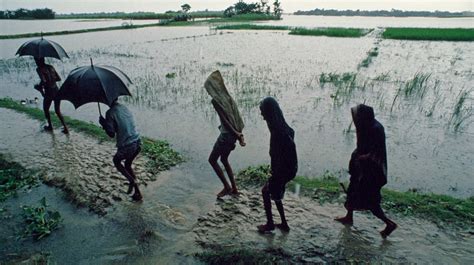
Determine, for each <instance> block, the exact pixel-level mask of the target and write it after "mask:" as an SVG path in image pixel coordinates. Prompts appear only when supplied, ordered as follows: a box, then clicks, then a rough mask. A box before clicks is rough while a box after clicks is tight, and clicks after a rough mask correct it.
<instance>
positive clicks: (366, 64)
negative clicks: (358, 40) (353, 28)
mask: <svg viewBox="0 0 474 265" xmlns="http://www.w3.org/2000/svg"><path fill="white" fill-rule="evenodd" d="M378 55H379V48H377V47H375V48H373V49H371V50H370V51H368V52H367V57H366V58H365V59H364V60H363V61H362V62H361V63H360V64H359V66H358V68H361V67H365V68H367V67H369V65H370V64H371V63H372V58H373V57H377V56H378Z"/></svg>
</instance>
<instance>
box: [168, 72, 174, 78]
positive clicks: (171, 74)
mask: <svg viewBox="0 0 474 265" xmlns="http://www.w3.org/2000/svg"><path fill="white" fill-rule="evenodd" d="M175 77H176V73H167V74H166V78H175Z"/></svg>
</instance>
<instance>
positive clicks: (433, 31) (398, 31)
mask: <svg viewBox="0 0 474 265" xmlns="http://www.w3.org/2000/svg"><path fill="white" fill-rule="evenodd" d="M382 37H383V38H385V39H398V40H432V41H474V29H473V28H452V29H448V28H444V29H443V28H387V29H385V31H384V32H383V34H382Z"/></svg>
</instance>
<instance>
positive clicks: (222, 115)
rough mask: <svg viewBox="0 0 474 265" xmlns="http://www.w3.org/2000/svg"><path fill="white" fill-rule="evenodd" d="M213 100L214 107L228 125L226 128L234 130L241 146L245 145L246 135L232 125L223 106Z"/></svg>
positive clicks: (225, 124)
mask: <svg viewBox="0 0 474 265" xmlns="http://www.w3.org/2000/svg"><path fill="white" fill-rule="evenodd" d="M211 102H212V105H213V106H214V109H215V110H216V112H217V115H219V118H220V119H221V120H222V122H223V123H224V126H226V128H229V129H230V130H231V131H232V133H233V134H234V135H236V136H237V139H238V140H239V144H240V145H241V146H245V145H246V143H245V139H244V135H243V134H242V133H241V132H238V131H236V130H235V129H234V126H232V125H231V124H230V122H229V120H228V119H227V118H226V117H225V115H224V111H223V110H222V108H221V107H220V106H219V105H218V104H217V103H215V102H214V100H212V101H211Z"/></svg>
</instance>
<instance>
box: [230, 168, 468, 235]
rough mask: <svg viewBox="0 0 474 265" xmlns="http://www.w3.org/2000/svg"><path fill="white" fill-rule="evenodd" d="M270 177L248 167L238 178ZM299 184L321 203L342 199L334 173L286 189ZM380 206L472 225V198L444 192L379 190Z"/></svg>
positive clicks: (248, 181) (252, 181) (249, 181)
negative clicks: (463, 197) (380, 192)
mask: <svg viewBox="0 0 474 265" xmlns="http://www.w3.org/2000/svg"><path fill="white" fill-rule="evenodd" d="M269 176H270V167H269V166H268V165H262V166H257V167H249V168H247V169H244V170H242V171H241V172H239V174H238V176H237V181H238V182H239V184H241V185H243V186H250V187H257V186H258V187H259V186H262V185H263V184H264V183H265V182H266V180H267V179H268V177H269ZM296 184H298V185H300V187H301V192H302V194H303V195H305V196H309V197H311V198H313V199H315V200H317V201H319V202H320V203H324V202H341V198H342V197H343V195H344V192H343V191H342V189H341V187H340V184H339V180H338V178H337V177H336V176H335V174H332V173H329V172H325V173H324V174H323V176H320V177H318V178H308V177H303V176H298V177H296V178H295V179H294V180H293V181H291V182H290V183H288V186H287V187H289V188H293V187H294V186H295V185H296ZM382 197H383V200H382V207H383V208H384V209H387V210H389V211H391V212H395V213H399V214H403V215H407V216H415V217H418V218H423V219H426V220H430V221H432V222H434V223H436V224H438V225H445V224H451V225H455V226H459V227H472V226H473V225H474V197H470V198H468V199H457V198H453V197H450V196H447V195H438V194H422V193H418V192H413V191H406V192H400V191H394V190H389V189H385V188H384V189H382Z"/></svg>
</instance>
